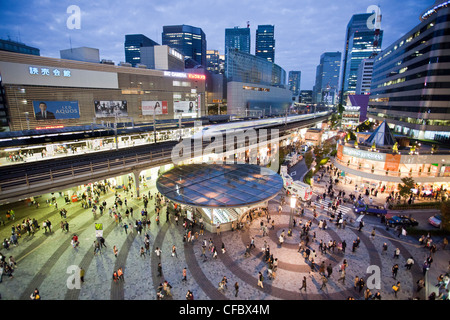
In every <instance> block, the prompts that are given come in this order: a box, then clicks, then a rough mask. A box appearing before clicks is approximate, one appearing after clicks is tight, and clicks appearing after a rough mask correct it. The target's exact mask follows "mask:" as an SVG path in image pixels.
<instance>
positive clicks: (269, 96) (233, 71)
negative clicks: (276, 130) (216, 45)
mask: <svg viewBox="0 0 450 320" xmlns="http://www.w3.org/2000/svg"><path fill="white" fill-rule="evenodd" d="M227 57H228V58H227V59H228V60H227V64H226V66H225V68H226V69H225V76H226V80H227V103H228V104H227V108H228V109H227V110H228V114H235V115H239V116H250V115H252V116H262V115H268V114H284V113H285V110H286V109H287V108H289V106H290V105H291V104H292V92H291V91H290V90H289V89H288V88H286V71H285V70H284V69H283V68H281V67H280V66H278V65H276V64H275V63H272V62H270V61H268V60H267V59H264V58H260V57H257V56H255V55H252V54H248V53H244V52H241V51H239V50H237V49H230V50H228V52H227Z"/></svg>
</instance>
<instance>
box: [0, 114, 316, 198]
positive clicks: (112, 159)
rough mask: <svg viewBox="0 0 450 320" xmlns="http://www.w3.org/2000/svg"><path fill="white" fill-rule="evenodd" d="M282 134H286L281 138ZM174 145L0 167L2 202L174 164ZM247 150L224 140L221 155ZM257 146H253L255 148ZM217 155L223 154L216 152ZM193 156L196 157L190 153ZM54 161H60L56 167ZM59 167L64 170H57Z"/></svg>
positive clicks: (287, 134)
mask: <svg viewBox="0 0 450 320" xmlns="http://www.w3.org/2000/svg"><path fill="white" fill-rule="evenodd" d="M322 118H324V117H320V118H317V119H310V120H308V121H304V122H303V123H302V124H301V125H309V124H311V123H314V122H316V121H320V120H321V119H322ZM291 125H293V124H291ZM283 130H284V129H282V130H280V132H279V133H280V136H279V137H278V136H277V137H276V139H275V140H276V142H277V143H278V142H279V141H281V140H282V139H284V138H288V137H289V136H290V133H289V132H288V130H289V126H288V129H286V131H283ZM282 133H286V134H285V135H282ZM275 140H274V139H273V138H272V137H271V140H269V139H268V141H262V142H258V144H264V143H266V144H268V143H273V141H275ZM209 144H210V142H209V141H207V142H205V143H203V145H202V153H203V151H204V148H205V147H206V146H208V145H209ZM174 145H175V142H174V143H171V144H167V145H166V146H160V149H159V150H150V148H153V146H149V147H145V149H144V148H142V147H141V149H139V151H135V150H136V149H135V148H139V147H134V148H130V150H129V151H130V152H133V154H130V155H126V154H127V153H128V151H127V150H123V149H122V150H119V151H116V150H113V151H110V152H101V153H99V154H90V155H79V156H78V157H77V156H74V157H67V158H65V159H59V160H56V159H52V160H50V159H49V160H47V161H43V162H40V161H39V164H38V163H23V164H20V165H17V166H11V167H0V177H2V178H0V202H3V201H6V200H8V201H9V200H11V197H16V198H19V197H20V198H24V197H29V196H31V195H30V193H35V194H40V193H39V192H41V193H43V192H48V191H45V190H59V189H61V188H62V187H65V188H69V187H72V186H76V185H79V184H83V183H88V182H91V181H96V180H100V179H105V178H108V177H112V176H117V175H123V174H126V173H128V172H133V171H135V170H144V169H146V168H149V167H151V166H154V165H157V164H167V163H171V162H172V161H171V160H172V159H171V157H172V149H173V147H174ZM156 147H158V146H156ZM230 147H231V148H230ZM248 147H249V146H248V145H247V146H245V145H242V144H240V145H239V146H238V145H237V144H236V143H234V142H232V143H228V144H227V141H226V139H224V143H223V150H222V151H223V153H221V154H220V155H219V156H220V157H222V156H226V155H231V154H232V153H234V152H235V153H241V152H243V151H245V150H246V149H247V148H248ZM254 147H255V146H254V145H252V148H254ZM192 151H193V150H192ZM139 152H140V153H139ZM215 153H216V154H217V153H220V152H217V150H215ZM123 154H125V155H123ZM120 155H122V156H120ZM192 156H193V154H192V153H191V157H192ZM203 156H205V154H203ZM66 160H67V161H66ZM55 161H59V162H58V163H57V165H56V164H55ZM52 166H53V167H52ZM56 166H60V167H63V168H60V169H55V167H56ZM33 171H35V172H33ZM39 171H40V172H39Z"/></svg>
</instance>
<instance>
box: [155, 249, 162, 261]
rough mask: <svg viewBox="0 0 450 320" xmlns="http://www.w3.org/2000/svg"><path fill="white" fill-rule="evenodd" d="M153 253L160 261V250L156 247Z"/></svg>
mask: <svg viewBox="0 0 450 320" xmlns="http://www.w3.org/2000/svg"><path fill="white" fill-rule="evenodd" d="M155 253H156V256H157V257H158V258H159V259H160V260H161V253H162V251H161V249H160V248H158V247H156V249H155Z"/></svg>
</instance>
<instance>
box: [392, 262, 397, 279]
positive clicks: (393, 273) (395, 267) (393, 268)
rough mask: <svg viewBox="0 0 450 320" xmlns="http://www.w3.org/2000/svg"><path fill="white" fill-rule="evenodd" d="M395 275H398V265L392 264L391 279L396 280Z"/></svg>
mask: <svg viewBox="0 0 450 320" xmlns="http://www.w3.org/2000/svg"><path fill="white" fill-rule="evenodd" d="M397 273H398V264H394V266H393V267H392V278H394V279H397Z"/></svg>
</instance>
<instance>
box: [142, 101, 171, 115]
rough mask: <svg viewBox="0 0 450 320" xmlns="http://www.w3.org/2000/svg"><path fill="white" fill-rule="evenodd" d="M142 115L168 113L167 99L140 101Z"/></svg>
mask: <svg viewBox="0 0 450 320" xmlns="http://www.w3.org/2000/svg"><path fill="white" fill-rule="evenodd" d="M141 107H142V115H143V116H152V115H153V114H155V115H160V114H168V113H169V112H168V108H167V101H142V103H141Z"/></svg>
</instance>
